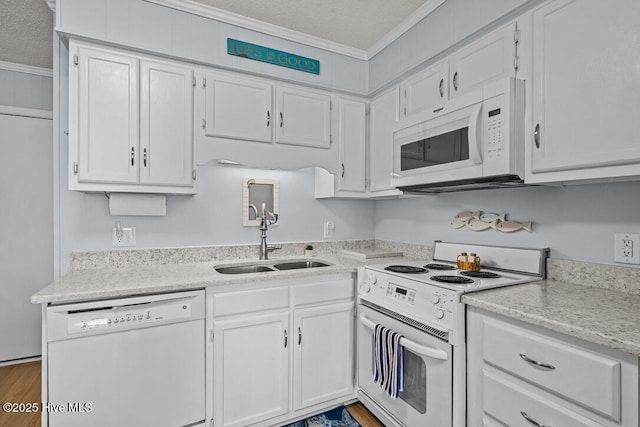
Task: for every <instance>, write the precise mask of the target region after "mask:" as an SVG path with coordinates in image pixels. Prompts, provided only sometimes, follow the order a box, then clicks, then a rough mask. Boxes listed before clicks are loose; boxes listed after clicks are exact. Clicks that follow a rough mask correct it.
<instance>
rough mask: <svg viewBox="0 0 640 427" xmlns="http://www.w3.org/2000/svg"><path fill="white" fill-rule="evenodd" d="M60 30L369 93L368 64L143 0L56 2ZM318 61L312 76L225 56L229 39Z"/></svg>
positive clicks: (329, 86) (136, 47) (296, 79)
mask: <svg viewBox="0 0 640 427" xmlns="http://www.w3.org/2000/svg"><path fill="white" fill-rule="evenodd" d="M56 13H57V18H58V28H57V29H58V30H60V31H62V32H64V33H66V34H68V35H75V36H81V37H87V38H92V39H95V40H99V41H104V42H109V43H113V44H118V45H122V46H128V47H132V48H135V49H140V50H146V51H149V52H152V53H156V54H161V55H167V56H171V57H175V58H179V59H183V60H187V61H192V62H197V63H202V64H207V65H212V66H216V67H222V68H228V69H234V70H239V71H246V72H250V73H254V74H260V75H265V76H269V77H274V78H280V79H284V80H288V81H292V82H297V83H303V84H307V85H312V86H317V87H321V88H325V89H330V90H337V91H345V92H350V93H354V94H357V95H366V94H367V62H366V61H364V60H359V59H354V58H352V57H348V56H345V55H340V54H336V53H332V52H328V51H326V50H323V49H318V48H313V47H309V46H305V45H302V44H299V43H295V42H292V41H288V40H284V39H281V38H278V37H272V36H268V35H265V34H261V33H257V32H255V31H251V30H246V29H244V28H239V27H236V26H233V25H229V24H225V23H222V22H219V21H215V20H212V19H207V18H203V17H201V16H196V15H192V14H189V13H186V12H182V11H178V10H174V9H170V8H168V7H163V6H159V5H157V4H154V3H149V2H145V1H143V0H58V3H57V10H56ZM228 37H231V38H235V39H238V40H242V41H246V42H250V43H254V44H259V45H263V46H268V47H271V48H274V49H278V50H282V51H286V52H291V53H295V54H298V55H302V56H307V57H310V58H314V59H318V60H319V61H320V74H319V75H314V74H310V73H304V72H300V71H295V70H291V69H288V68H283V67H278V66H275V65H272V64H266V63H262V62H258V61H252V60H249V59H246V58H240V57H237V56H230V55H227V38H228Z"/></svg>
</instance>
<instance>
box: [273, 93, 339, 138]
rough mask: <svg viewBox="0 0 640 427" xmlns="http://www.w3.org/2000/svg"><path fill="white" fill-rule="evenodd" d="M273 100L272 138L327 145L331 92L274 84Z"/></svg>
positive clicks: (329, 126)
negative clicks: (274, 130) (275, 105)
mask: <svg viewBox="0 0 640 427" xmlns="http://www.w3.org/2000/svg"><path fill="white" fill-rule="evenodd" d="M276 102H277V108H276V111H277V117H276V122H277V127H276V142H278V143H280V144H292V145H301V146H307V147H317V148H330V146H331V96H330V95H329V94H327V93H323V92H319V91H312V90H308V89H299V88H294V87H289V86H278V87H277V88H276Z"/></svg>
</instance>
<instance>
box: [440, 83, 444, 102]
mask: <svg viewBox="0 0 640 427" xmlns="http://www.w3.org/2000/svg"><path fill="white" fill-rule="evenodd" d="M443 97H444V79H440V98H443Z"/></svg>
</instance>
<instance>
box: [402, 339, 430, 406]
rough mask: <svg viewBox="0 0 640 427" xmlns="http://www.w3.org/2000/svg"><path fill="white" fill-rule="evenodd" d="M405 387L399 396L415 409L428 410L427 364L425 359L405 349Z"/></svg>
mask: <svg viewBox="0 0 640 427" xmlns="http://www.w3.org/2000/svg"><path fill="white" fill-rule="evenodd" d="M403 354H404V389H403V390H402V391H401V392H400V394H399V395H398V397H399V398H400V399H402V400H404V401H405V402H407V403H408V404H409V405H411V407H412V408H413V409H415V410H416V411H418V412H420V413H421V414H425V413H426V412H427V366H426V365H425V364H424V360H422V358H421V357H420V356H418V355H416V354H415V353H412V352H411V351H410V350H407V349H406V348H405V349H404V352H403Z"/></svg>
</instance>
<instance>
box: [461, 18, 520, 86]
mask: <svg viewBox="0 0 640 427" xmlns="http://www.w3.org/2000/svg"><path fill="white" fill-rule="evenodd" d="M517 31H518V29H517V27H516V23H515V22H512V23H510V24H509V25H506V26H504V27H502V28H500V29H498V30H496V31H493V32H491V33H489V34H488V35H486V36H484V37H482V38H480V39H478V40H476V41H474V42H473V43H471V44H469V45H468V46H465V47H463V48H462V49H460V50H459V51H457V52H456V53H454V54H453V55H451V58H450V60H449V64H450V65H449V66H450V70H449V78H450V85H449V95H450V98H455V97H456V96H458V95H460V94H464V93H468V92H470V91H472V90H474V89H478V88H481V87H482V86H484V85H485V84H486V83H488V82H490V81H493V80H497V79H500V78H502V77H515V73H516V66H517V58H516V40H517V37H519V34H518V33H517Z"/></svg>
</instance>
